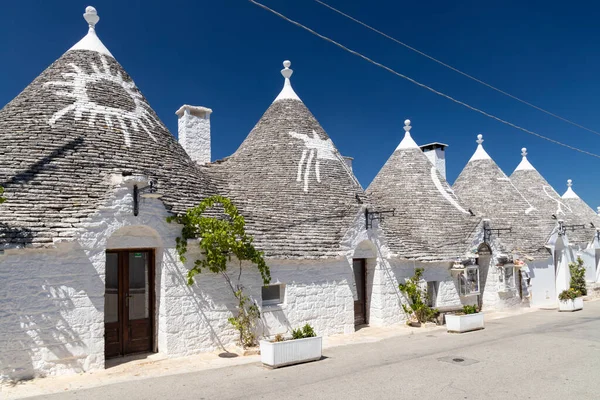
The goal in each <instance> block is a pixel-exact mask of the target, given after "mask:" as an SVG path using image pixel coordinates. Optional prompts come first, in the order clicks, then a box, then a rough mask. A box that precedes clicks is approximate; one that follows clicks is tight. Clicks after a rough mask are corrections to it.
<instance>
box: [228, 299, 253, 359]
mask: <svg viewBox="0 0 600 400" xmlns="http://www.w3.org/2000/svg"><path fill="white" fill-rule="evenodd" d="M235 297H236V298H237V299H238V306H237V309H238V313H237V315H236V316H234V317H231V318H228V319H227V320H228V321H229V323H230V324H231V325H233V327H234V328H235V329H236V330H237V331H238V332H239V334H240V343H241V345H242V347H244V348H246V347H250V346H254V345H255V344H256V334H255V333H254V332H255V330H256V322H257V321H258V319H259V318H260V310H259V309H258V306H257V305H256V303H254V302H252V301H250V299H249V298H248V296H245V295H244V292H243V291H242V289H239V290H237V291H236V292H235Z"/></svg>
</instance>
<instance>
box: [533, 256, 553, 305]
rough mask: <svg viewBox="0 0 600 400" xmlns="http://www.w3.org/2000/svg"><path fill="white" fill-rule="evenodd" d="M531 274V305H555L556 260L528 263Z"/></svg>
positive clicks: (549, 258)
mask: <svg viewBox="0 0 600 400" xmlns="http://www.w3.org/2000/svg"><path fill="white" fill-rule="evenodd" d="M528 266H529V270H530V272H529V275H530V276H531V289H530V293H531V306H532V307H555V306H556V305H557V303H556V299H557V298H558V293H556V276H555V270H554V260H553V259H552V257H548V259H547V260H537V261H534V262H530V263H528Z"/></svg>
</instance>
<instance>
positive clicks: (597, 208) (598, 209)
mask: <svg viewBox="0 0 600 400" xmlns="http://www.w3.org/2000/svg"><path fill="white" fill-rule="evenodd" d="M596 211H598V215H600V206H598V207H596Z"/></svg>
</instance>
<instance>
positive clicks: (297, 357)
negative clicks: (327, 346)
mask: <svg viewBox="0 0 600 400" xmlns="http://www.w3.org/2000/svg"><path fill="white" fill-rule="evenodd" d="M322 346H323V339H322V338H321V337H320V336H318V337H311V338H304V339H295V340H286V341H283V342H269V341H266V340H261V341H260V360H261V361H262V363H263V364H265V365H267V366H269V367H271V368H278V367H283V366H285V365H292V364H298V363H303V362H307V361H315V360H319V359H320V358H321V354H322Z"/></svg>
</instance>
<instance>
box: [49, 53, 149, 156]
mask: <svg viewBox="0 0 600 400" xmlns="http://www.w3.org/2000/svg"><path fill="white" fill-rule="evenodd" d="M100 59H101V61H102V69H100V68H98V66H97V65H96V64H94V63H90V66H91V68H92V70H93V72H91V73H86V72H85V71H84V70H83V69H82V68H80V67H78V66H77V65H75V64H73V63H70V64H69V66H70V67H71V68H72V69H73V71H74V72H66V73H63V74H62V76H63V77H64V78H65V79H70V80H65V81H52V82H46V83H45V84H44V86H55V87H65V88H71V89H70V90H60V91H57V92H55V94H56V95H58V96H62V97H69V98H73V99H75V102H74V103H72V104H70V105H68V106H66V107H64V108H62V109H60V110H58V111H57V112H55V113H54V115H52V117H51V118H50V119H49V120H48V124H49V125H50V126H52V127H53V126H54V125H55V124H56V123H57V122H58V121H59V120H60V119H61V118H63V117H64V116H65V115H66V114H68V113H69V112H73V114H74V116H75V120H76V121H80V120H81V119H82V118H83V115H84V113H85V114H87V115H88V125H89V126H91V127H92V126H94V125H95V123H96V117H97V116H98V114H101V115H103V116H104V121H105V122H106V125H107V126H108V127H109V128H111V129H112V128H113V127H115V125H117V124H118V126H117V127H116V128H117V129H119V128H120V129H121V132H122V133H123V136H124V139H125V145H126V146H127V147H129V146H131V134H130V132H129V131H130V128H132V129H133V130H135V131H136V132H138V131H139V128H140V127H141V128H142V129H143V130H144V131H146V133H147V134H148V136H149V137H150V138H152V139H153V140H154V141H155V142H156V138H155V137H154V135H152V133H151V132H150V130H149V129H148V128H149V127H152V126H156V125H157V124H158V121H157V120H156V118H155V117H154V116H153V115H152V113H151V112H150V110H149V107H148V106H147V104H146V103H145V102H144V101H143V97H142V95H141V93H140V92H139V91H137V90H136V89H135V84H134V83H133V81H129V82H127V81H125V80H124V79H123V76H121V73H120V72H118V71H117V73H116V74H113V73H112V72H111V71H110V68H109V66H108V62H107V61H106V57H104V55H101V56H100ZM106 82H108V84H112V85H113V86H118V87H120V88H122V89H123V96H127V95H128V96H129V97H130V102H131V103H132V107H131V110H126V109H123V108H117V107H113V106H110V105H104V104H99V103H98V102H97V101H95V100H94V98H93V97H94V96H92V98H90V93H88V89H89V87H88V85H90V84H91V85H94V84H102V83H106Z"/></svg>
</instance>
